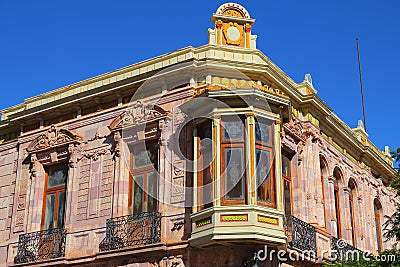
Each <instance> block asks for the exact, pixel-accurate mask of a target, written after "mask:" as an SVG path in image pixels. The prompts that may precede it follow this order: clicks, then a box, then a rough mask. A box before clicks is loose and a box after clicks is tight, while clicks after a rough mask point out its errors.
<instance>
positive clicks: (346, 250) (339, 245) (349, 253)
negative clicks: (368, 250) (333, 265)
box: [331, 236, 363, 261]
mask: <svg viewBox="0 0 400 267" xmlns="http://www.w3.org/2000/svg"><path fill="white" fill-rule="evenodd" d="M362 253H363V252H362V251H361V250H359V249H358V248H355V247H354V246H352V245H350V244H348V243H347V242H346V241H344V240H343V239H339V238H336V237H334V236H332V237H331V258H332V259H335V260H337V261H343V260H347V259H352V258H353V257H355V256H357V254H359V255H361V254H362Z"/></svg>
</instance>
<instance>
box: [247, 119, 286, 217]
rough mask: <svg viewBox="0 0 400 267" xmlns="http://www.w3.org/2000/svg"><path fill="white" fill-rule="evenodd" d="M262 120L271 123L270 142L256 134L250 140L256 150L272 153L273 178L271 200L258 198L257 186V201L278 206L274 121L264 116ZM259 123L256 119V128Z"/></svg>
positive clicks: (267, 205)
mask: <svg viewBox="0 0 400 267" xmlns="http://www.w3.org/2000/svg"><path fill="white" fill-rule="evenodd" d="M261 120H264V121H267V122H264V121H260V123H263V124H268V125H269V143H265V142H262V141H258V140H257V138H256V135H255V136H254V140H250V142H254V143H255V149H256V150H257V149H260V150H263V151H268V152H269V153H270V160H271V162H270V164H271V170H270V172H269V173H270V179H271V202H268V201H266V200H261V199H258V194H257V191H258V189H257V188H255V190H256V201H257V205H261V206H266V207H270V208H276V194H275V190H276V188H275V164H276V161H275V155H276V154H275V150H274V140H275V139H274V137H275V136H274V130H273V128H274V123H273V121H271V120H268V119H264V118H261ZM257 123H258V119H256V120H255V123H254V128H255V127H256V124H257ZM254 154H256V151H254ZM254 163H255V164H257V159H254ZM256 172H257V166H255V174H256ZM255 185H256V187H257V182H256V184H255ZM290 191H291V190H290ZM290 194H291V193H290ZM292 204H293V202H292ZM292 211H293V209H292Z"/></svg>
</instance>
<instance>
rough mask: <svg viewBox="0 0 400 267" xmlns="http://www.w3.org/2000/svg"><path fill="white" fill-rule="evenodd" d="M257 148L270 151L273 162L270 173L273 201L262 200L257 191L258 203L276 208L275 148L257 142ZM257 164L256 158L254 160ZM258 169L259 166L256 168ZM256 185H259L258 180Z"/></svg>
mask: <svg viewBox="0 0 400 267" xmlns="http://www.w3.org/2000/svg"><path fill="white" fill-rule="evenodd" d="M255 148H256V149H260V150H262V151H268V153H269V154H270V160H271V162H270V164H271V169H270V171H269V175H270V177H269V178H270V180H271V197H270V199H271V201H270V202H269V201H267V200H262V199H259V198H258V194H257V193H256V195H257V196H256V199H257V204H258V205H261V206H266V207H270V208H275V207H276V201H275V157H274V150H273V149H272V148H269V147H268V148H267V147H265V146H261V145H258V144H256V147H255ZM254 162H255V164H256V160H255V161H254ZM255 171H257V168H256V170H255ZM256 187H257V182H256ZM256 192H258V188H256Z"/></svg>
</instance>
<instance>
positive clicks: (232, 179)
mask: <svg viewBox="0 0 400 267" xmlns="http://www.w3.org/2000/svg"><path fill="white" fill-rule="evenodd" d="M225 162H226V169H225V177H226V180H225V192H227V195H226V198H227V199H243V198H244V179H243V176H244V171H245V170H244V168H243V149H242V148H241V147H237V148H225Z"/></svg>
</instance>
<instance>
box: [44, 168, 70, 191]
mask: <svg viewBox="0 0 400 267" xmlns="http://www.w3.org/2000/svg"><path fill="white" fill-rule="evenodd" d="M48 175H49V178H48V184H47V188H53V187H57V186H61V185H65V182H66V181H67V176H68V167H67V166H63V167H58V168H51V169H49V173H48Z"/></svg>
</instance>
